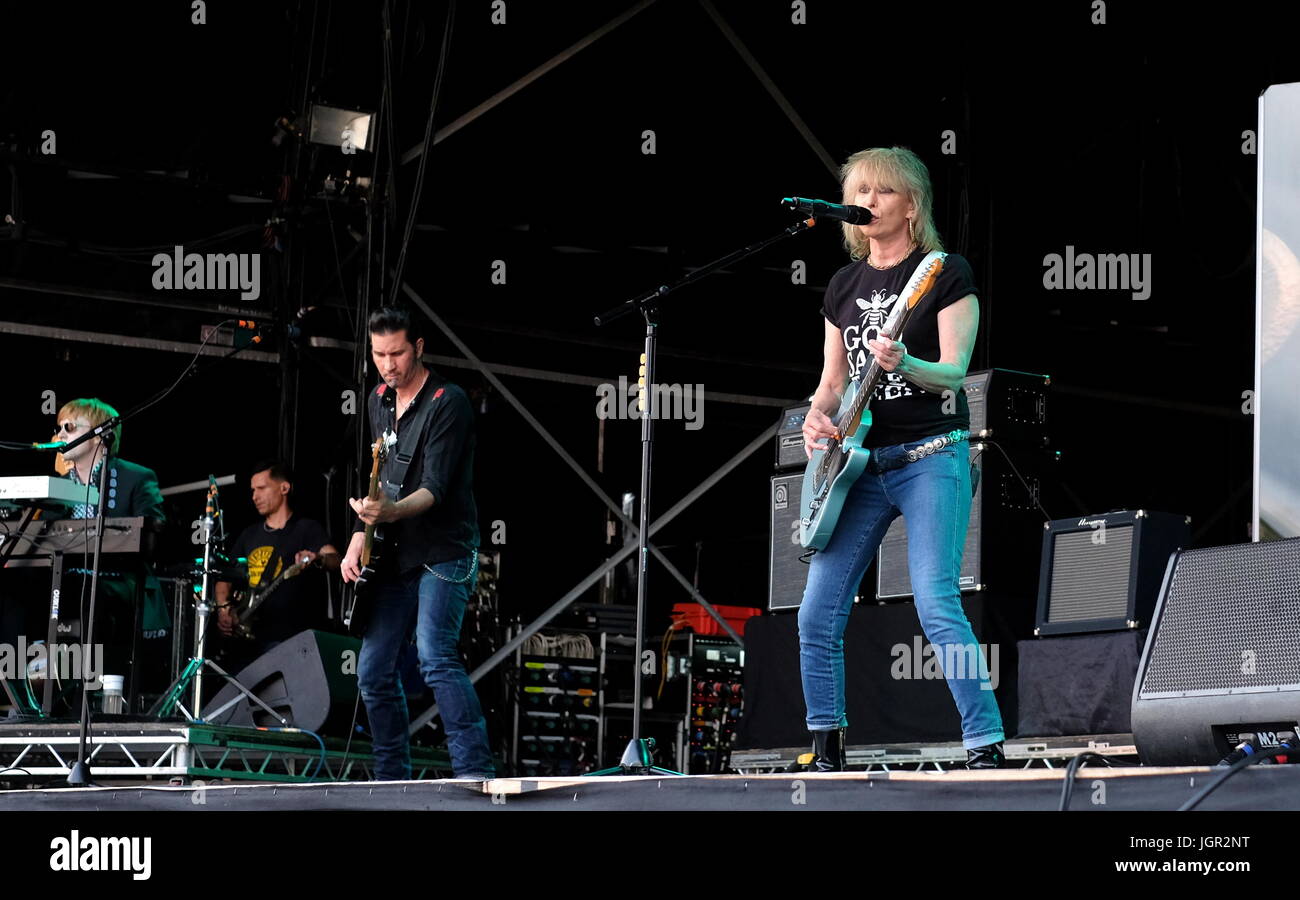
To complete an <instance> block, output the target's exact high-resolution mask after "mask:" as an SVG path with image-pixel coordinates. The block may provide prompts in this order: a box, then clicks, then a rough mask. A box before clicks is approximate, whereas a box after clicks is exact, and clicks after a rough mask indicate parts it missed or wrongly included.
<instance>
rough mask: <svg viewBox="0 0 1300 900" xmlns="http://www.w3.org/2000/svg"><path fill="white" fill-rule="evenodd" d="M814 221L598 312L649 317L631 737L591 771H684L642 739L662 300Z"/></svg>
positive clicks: (642, 381)
mask: <svg viewBox="0 0 1300 900" xmlns="http://www.w3.org/2000/svg"><path fill="white" fill-rule="evenodd" d="M815 224H817V223H816V220H815V219H805V220H803V221H801V222H796V223H795V224H794V225H791V226H790V227H789V228H787V229H785V230H784V231H782V232H780V233H779V234H775V235H773V236H771V237H769V238H766V239H764V240H762V241H759V242H758V243H757V244H750V245H749V246H747V247H742V248H740V249H739V250H734V251H732V252H731V253H728V254H727V255H726V256H723V257H720V258H719V259H715V260H714V261H713V262H711V263H708V264H707V265H704V266H702V267H701V268H698V269H696V270H694V271H693V272H688V273H687V274H686V275H684V276H682V277H681V278H679V279H677V280H676V281H674V282H672V283H671V284H664V285H660V286H659V287H657V288H655V289H653V290H651V291H647V292H646V293H644V294H640V295H638V296H636V297H632V298H631V299H629V300H625V301H624V302H622V303H620V304H619V305H618V306H615V307H614V308H613V309H609V310H606V311H605V312H603V313H601V314H600V315H598V316H596V326H597V327H601V326H604V325H608V324H610V323H611V322H614V321H617V320H618V319H621V318H622V317H623V316H626V315H631V314H632V313H634V312H639V313H640V314H641V316H642V317H643V318H644V319H645V324H646V330H645V350H644V352H643V353H642V354H641V365H640V367H639V369H638V372H639V376H640V377H639V378H638V385H639V390H638V392H637V402H638V406H639V407H640V409H641V504H640V519H639V522H638V524H637V569H636V656H635V659H634V660H633V671H634V673H635V674H634V676H633V679H632V738H631V740H630V741H628V745H627V748H626V749H625V750H624V751H623V757H622V758H621V759H620V760H619V763H618V765H617V766H614V767H612V768H608V769H601V770H600V771H598V772H592V773H590V774H591V775H681V774H682V773H681V772H674V771H672V770H671V769H663V768H660V767H658V766H656V765H654V739H653V738H644V739H643V738H642V737H641V693H642V685H641V655H642V652H643V649H642V648H643V646H644V644H645V614H646V599H647V595H646V580H647V575H648V570H649V565H650V481H651V470H652V468H653V455H654V420H655V416H656V414H657V411H656V410H655V409H654V406H653V403H652V402H651V399H648V398H647V394H649V395H650V397H651V398H653V396H654V394H653V390H654V383H655V382H654V368H655V345H656V343H657V340H658V329H659V314H660V307H661V305H662V301H663V299H664V298H665V297H667V296H668V295H669V294H671V293H672V292H673V291H675V290H677V289H678V288H682V287H685V286H686V285H688V284H692V283H694V282H696V281H699V280H700V279H701V278H704V277H705V276H706V275H711V274H713V273H714V272H716V271H717V270H718V269H721V268H722V267H723V266H728V265H730V264H732V263H734V262H739V261H740V260H742V259H747V258H748V257H750V256H753V255H754V254H755V253H758V252H759V251H761V250H764V249H766V248H767V247H769V246H770V245H772V244H775V243H776V242H777V241H780V240H784V239H785V238H789V237H794V236H795V235H797V234H801V233H803V232H805V231H807V230H808V229H809V228H812V227H813V226H814V225H815Z"/></svg>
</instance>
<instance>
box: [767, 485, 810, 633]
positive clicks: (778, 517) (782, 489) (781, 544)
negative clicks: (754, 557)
mask: <svg viewBox="0 0 1300 900" xmlns="http://www.w3.org/2000/svg"><path fill="white" fill-rule="evenodd" d="M802 488H803V472H793V473H791V474H789V475H773V476H772V480H771V496H770V498H769V500H770V501H771V507H770V508H771V515H770V518H769V520H768V538H769V540H768V583H767V584H768V587H767V608H768V609H770V610H776V609H798V607H799V604H800V603H802V602H803V589H804V586H805V585H807V584H808V564H807V563H804V562H801V561H800V560H799V557H800V556H802V555H803V553H804V552H805V551H804V548H803V546H802V545H801V544H800V543H799V494H800V491H801V490H802Z"/></svg>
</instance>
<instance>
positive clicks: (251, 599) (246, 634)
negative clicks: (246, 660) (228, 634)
mask: <svg viewBox="0 0 1300 900" xmlns="http://www.w3.org/2000/svg"><path fill="white" fill-rule="evenodd" d="M315 562H316V560H312V562H304V563H294V564H293V565H291V566H290V567H289V568H287V569H285V570H284V571H283V572H281V573H280V574H279V575H277V576H276V578H275V580H274V581H272V582H271V583H270V584H268V585H267V586H266V587H265V588H263V589H261V590H253V589H251V588H250V589H249V590H247V591H235V592H234V593H233V594H232V595H231V597H230V605H231V607H232V608H234V609H236V610H237V611H238V614H239V621H238V622H236V623H235V627H234V630H233V631H232V634H234V635H235V637H240V638H245V639H247V640H252V639H253V638H254V637H256V634H255V633H254V632H253V625H254V624H255V622H254V619H253V617H254V615H255V614H256V613H257V609H258V607H259V606H261V605H262V604H263V603H265V602H266V601H267V600H268V599H269V598H270V597H271V595H272V594H274V593H275V592H276V591H278V590H279V589H280V588H281V587H283V586H284V583H285V582H286V581H289V580H290V579H292V578H297V577H298V576H299V575H301V574H302V573H303V572H304V571H306V569H307V567H308V566H310V565H314V564H315Z"/></svg>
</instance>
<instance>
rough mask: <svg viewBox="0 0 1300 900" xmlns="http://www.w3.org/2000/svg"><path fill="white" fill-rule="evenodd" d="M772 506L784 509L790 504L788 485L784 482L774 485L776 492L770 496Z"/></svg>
mask: <svg viewBox="0 0 1300 900" xmlns="http://www.w3.org/2000/svg"><path fill="white" fill-rule="evenodd" d="M772 503H773V508H775V509H785V508H786V507H787V506H789V505H790V487H789V486H788V485H784V484H778V485H777V486H776V493H775V495H774V496H773V497H772Z"/></svg>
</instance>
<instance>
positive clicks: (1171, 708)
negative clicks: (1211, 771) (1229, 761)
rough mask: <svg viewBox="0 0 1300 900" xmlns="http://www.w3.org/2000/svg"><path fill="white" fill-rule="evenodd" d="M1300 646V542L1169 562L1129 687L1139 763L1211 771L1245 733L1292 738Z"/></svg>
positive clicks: (1199, 553) (1220, 550)
mask: <svg viewBox="0 0 1300 900" xmlns="http://www.w3.org/2000/svg"><path fill="white" fill-rule="evenodd" d="M1298 647H1300V538H1291V539H1288V540H1279V541H1266V542H1262V543H1255V544H1234V545H1230V546H1226V547H1207V548H1205V549H1202V550H1185V551H1181V552H1178V553H1175V554H1173V555H1172V556H1171V557H1170V559H1169V565H1168V567H1167V569H1166V571H1165V577H1164V583H1163V585H1162V586H1161V589H1160V596H1159V601H1158V603H1157V605H1156V610H1155V617H1154V619H1153V623H1152V627H1151V631H1150V633H1149V634H1148V635H1147V642H1146V647H1145V648H1144V649H1143V651H1142V661H1141V662H1140V663H1139V665H1138V674H1137V681H1136V683H1135V685H1134V688H1133V711H1132V722H1133V740H1134V743H1135V744H1137V748H1138V755H1139V756H1140V757H1141V759H1142V762H1143V763H1145V764H1147V765H1214V764H1215V763H1217V762H1218V761H1219V760H1221V759H1223V757H1225V756H1226V755H1227V754H1228V753H1229V752H1230V751H1231V750H1232V748H1233V747H1235V746H1236V744H1237V743H1238V736H1239V735H1241V734H1243V733H1247V732H1249V733H1254V734H1257V735H1272V736H1274V737H1275V736H1276V734H1277V733H1278V732H1280V731H1288V730H1289V731H1294V730H1296V729H1297V723H1300V653H1298V652H1297V648H1298ZM1263 743H1264V744H1265V745H1267V743H1268V741H1267V740H1264V741H1263Z"/></svg>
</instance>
